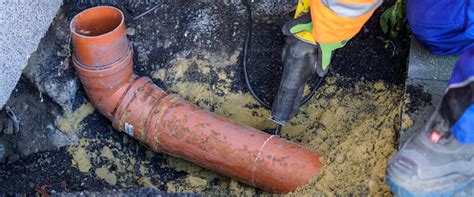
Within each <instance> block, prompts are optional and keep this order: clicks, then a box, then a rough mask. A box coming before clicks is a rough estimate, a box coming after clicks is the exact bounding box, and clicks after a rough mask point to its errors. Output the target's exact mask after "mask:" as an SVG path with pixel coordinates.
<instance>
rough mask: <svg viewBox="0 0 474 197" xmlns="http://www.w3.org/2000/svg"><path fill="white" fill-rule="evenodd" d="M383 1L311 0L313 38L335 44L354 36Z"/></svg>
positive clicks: (320, 41)
mask: <svg viewBox="0 0 474 197" xmlns="http://www.w3.org/2000/svg"><path fill="white" fill-rule="evenodd" d="M382 1H383V0H311V4H310V9H311V18H312V21H313V30H312V33H313V36H314V38H315V40H316V41H317V42H319V43H336V42H340V41H343V40H347V39H349V38H351V37H353V36H354V35H356V34H357V33H358V32H359V31H360V29H361V28H362V26H364V24H365V22H367V20H369V18H370V16H372V14H373V13H374V11H375V9H377V7H379V6H380V4H382Z"/></svg>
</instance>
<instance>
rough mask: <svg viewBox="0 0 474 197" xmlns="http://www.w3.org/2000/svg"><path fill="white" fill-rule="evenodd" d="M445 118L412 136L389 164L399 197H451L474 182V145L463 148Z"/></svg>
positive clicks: (436, 117) (437, 117) (434, 119)
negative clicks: (452, 133)
mask: <svg viewBox="0 0 474 197" xmlns="http://www.w3.org/2000/svg"><path fill="white" fill-rule="evenodd" d="M448 128H449V126H448V124H447V123H446V121H444V119H443V117H442V116H441V115H440V114H439V113H436V114H434V115H433V117H432V119H431V120H430V123H429V124H428V127H427V128H425V129H424V130H422V131H421V132H419V133H417V134H416V135H414V136H412V137H411V138H410V139H409V140H408V141H407V142H406V143H405V144H404V145H403V147H402V148H401V149H400V151H399V152H398V153H397V154H396V155H395V156H394V157H393V158H392V159H390V161H389V165H388V169H387V173H388V177H387V178H388V184H389V185H390V187H391V188H392V191H393V192H394V193H396V194H398V195H399V196H450V195H452V194H453V193H454V192H455V191H457V190H460V189H463V188H464V187H466V186H467V185H468V184H469V183H470V182H471V181H472V180H473V178H474V144H461V143H459V142H458V140H456V139H454V138H453V136H452V135H451V133H450V132H449V129H448Z"/></svg>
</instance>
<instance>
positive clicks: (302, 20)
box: [282, 13, 349, 77]
mask: <svg viewBox="0 0 474 197" xmlns="http://www.w3.org/2000/svg"><path fill="white" fill-rule="evenodd" d="M312 29H313V23H312V21H311V15H310V13H306V14H303V15H302V16H300V17H298V18H296V19H293V20H290V21H289V22H287V23H286V24H285V25H284V26H283V28H282V31H283V34H285V35H286V36H295V37H296V38H298V39H299V40H301V41H303V42H308V43H310V44H313V45H315V47H317V48H318V53H320V60H319V61H317V64H316V72H317V73H318V75H319V76H320V77H323V76H324V75H326V74H327V72H328V69H329V67H330V66H329V65H330V63H331V60H332V56H333V54H334V51H335V50H336V49H339V48H342V47H344V45H345V44H346V43H347V41H348V40H349V39H347V40H343V41H341V42H337V43H315V42H314V43H311V42H309V41H307V40H305V39H302V38H300V37H299V36H298V35H297V34H298V33H299V32H303V31H307V32H312Z"/></svg>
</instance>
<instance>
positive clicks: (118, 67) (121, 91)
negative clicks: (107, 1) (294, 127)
mask: <svg viewBox="0 0 474 197" xmlns="http://www.w3.org/2000/svg"><path fill="white" fill-rule="evenodd" d="M115 12H120V10H118V9H116V8H113V7H107V6H100V7H95V8H91V9H88V10H85V11H83V12H81V13H79V14H78V15H77V16H76V17H74V19H73V20H72V21H71V32H72V33H71V34H72V38H73V40H76V42H73V45H74V49H75V52H74V55H73V63H74V67H75V68H76V71H77V73H78V74H79V78H80V79H81V82H82V83H83V85H84V88H85V90H86V92H87V95H88V96H89V99H90V100H91V102H92V103H94V105H95V106H96V107H97V108H98V109H99V111H100V112H101V113H103V114H104V115H105V116H106V117H107V118H109V119H110V120H111V121H112V124H113V127H114V128H116V129H117V130H119V131H122V132H125V133H127V134H128V135H130V136H133V137H134V138H136V139H137V140H139V141H140V142H142V143H144V144H146V145H147V146H148V147H149V148H150V149H151V150H153V151H157V152H164V153H167V154H170V155H173V156H176V157H180V158H184V159H186V160H188V161H191V162H193V163H196V164H198V165H200V166H203V167H205V168H207V169H209V170H212V171H215V172H218V173H221V174H223V175H225V176H229V177H231V178H234V179H237V180H239V181H241V182H244V183H247V184H249V185H252V186H254V187H258V188H262V189H264V190H266V191H270V192H278V193H287V192H291V191H294V190H295V189H296V188H297V187H299V186H301V185H304V184H307V183H309V182H310V181H311V180H312V179H313V178H314V177H316V176H318V175H319V173H320V169H321V167H322V164H321V163H320V161H319V155H318V154H316V153H314V152H311V151H309V150H306V149H304V148H302V147H301V146H299V145H297V144H294V143H291V142H289V141H286V140H283V139H281V138H278V137H277V136H273V135H269V134H266V133H264V132H261V131H258V130H256V129H253V128H251V127H248V126H245V125H241V124H238V123H235V122H233V121H231V120H228V119H225V118H222V117H219V116H216V115H214V114H212V113H209V112H206V111H204V110H202V109H199V108H198V107H197V106H196V105H194V104H191V103H189V102H187V101H185V100H184V99H182V98H180V97H179V96H177V95H168V94H166V93H165V92H164V91H163V90H162V89H160V88H159V87H158V86H156V85H155V84H154V83H153V82H152V81H151V80H150V79H149V78H148V77H140V78H138V77H137V76H135V75H133V71H132V68H133V63H132V59H133V58H132V56H133V55H132V50H131V48H130V46H129V44H128V41H127V40H126V37H125V34H124V32H122V33H123V35H118V34H116V33H115V32H116V31H118V32H121V30H120V29H121V27H120V28H118V27H116V24H119V26H123V28H124V26H125V24H124V23H123V14H122V13H121V12H120V13H115ZM96 13H97V15H95V14H96ZM83 15H85V16H83ZM111 16H121V17H122V18H115V17H111ZM118 21H120V23H119V22H118ZM103 23H106V24H103ZM96 26H97V27H100V28H96ZM78 27H81V28H78ZM105 27H106V28H105ZM112 27H114V28H112ZM103 28H105V29H108V30H110V31H102V30H103ZM77 29H83V30H86V31H88V30H89V29H100V31H99V30H97V32H100V33H94V34H90V35H89V36H84V35H82V34H81V33H80V32H78V31H77ZM91 32H95V31H91ZM124 37H125V41H123V38H124ZM102 39H104V40H106V41H107V42H106V41H102ZM114 40H115V42H116V43H114ZM95 41H97V43H108V44H107V45H104V47H105V48H108V47H110V46H121V43H124V42H125V43H127V45H126V46H127V47H126V48H123V47H115V48H114V47H112V48H108V50H117V53H116V54H122V55H121V56H120V57H118V58H116V59H115V60H114V58H111V57H112V55H111V54H114V53H113V52H114V51H107V53H108V54H104V55H101V54H93V53H91V52H90V51H87V50H88V49H91V48H94V49H96V50H97V51H105V50H104V49H98V48H95V47H97V46H98V45H96V42H95ZM92 45H93V46H92ZM101 58H102V59H101Z"/></svg>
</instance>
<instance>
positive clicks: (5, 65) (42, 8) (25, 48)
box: [0, 0, 62, 108]
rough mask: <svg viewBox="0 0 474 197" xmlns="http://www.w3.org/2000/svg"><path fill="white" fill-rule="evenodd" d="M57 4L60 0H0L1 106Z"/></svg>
mask: <svg viewBox="0 0 474 197" xmlns="http://www.w3.org/2000/svg"><path fill="white" fill-rule="evenodd" d="M61 4H62V0H0V10H1V12H0V51H1V52H0V65H1V66H0V67H1V68H2V69H1V70H0V107H1V108H2V107H3V105H4V104H5V103H6V101H7V100H8V98H9V97H10V94H11V91H12V90H13V88H15V85H16V83H17V82H18V79H19V78H20V75H21V72H22V70H23V68H25V67H26V65H27V61H28V58H29V57H30V55H31V54H32V53H33V52H34V51H35V50H36V48H37V46H38V43H39V42H40V40H41V38H42V37H43V35H44V34H45V33H46V31H47V30H48V27H49V25H50V23H51V21H52V20H53V18H54V16H55V15H56V13H57V11H58V9H59V8H60V6H61Z"/></svg>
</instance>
